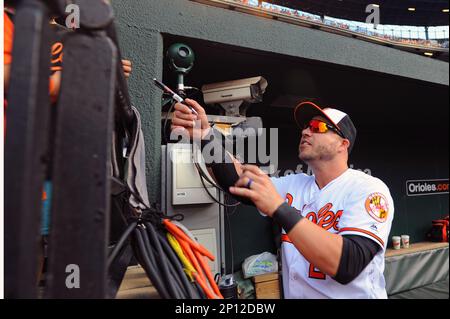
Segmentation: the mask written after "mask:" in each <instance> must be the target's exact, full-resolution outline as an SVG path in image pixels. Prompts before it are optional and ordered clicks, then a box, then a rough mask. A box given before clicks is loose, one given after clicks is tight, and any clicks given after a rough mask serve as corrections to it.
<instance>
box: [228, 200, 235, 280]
mask: <svg viewBox="0 0 450 319" xmlns="http://www.w3.org/2000/svg"><path fill="white" fill-rule="evenodd" d="M225 196H227V195H225ZM227 210H228V207H225V219H226V220H227V224H228V235H229V236H228V237H229V240H230V253H231V274H234V249H233V236H232V235H231V223H230V216H231V215H229V214H228V211H227ZM235 211H236V207H235V208H234V210H233V211H232V212H231V214H234V212H235Z"/></svg>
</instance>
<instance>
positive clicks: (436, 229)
mask: <svg viewBox="0 0 450 319" xmlns="http://www.w3.org/2000/svg"><path fill="white" fill-rule="evenodd" d="M448 222H449V217H448V216H446V217H444V218H443V219H437V220H433V221H432V226H431V229H430V231H429V232H428V233H427V238H428V240H430V241H434V242H448Z"/></svg>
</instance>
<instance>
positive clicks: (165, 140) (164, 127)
mask: <svg viewBox="0 0 450 319" xmlns="http://www.w3.org/2000/svg"><path fill="white" fill-rule="evenodd" d="M176 103H177V102H176V101H175V100H174V101H173V102H172V104H171V105H170V108H169V111H167V113H166V118H165V119H164V125H163V137H164V143H165V144H167V143H168V140H167V134H166V129H167V122H168V121H169V115H170V113H171V112H172V110H173V107H174V106H175V104H176Z"/></svg>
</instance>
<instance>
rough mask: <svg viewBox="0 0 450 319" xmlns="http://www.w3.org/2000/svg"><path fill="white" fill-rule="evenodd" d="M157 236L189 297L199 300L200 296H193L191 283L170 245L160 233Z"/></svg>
mask: <svg viewBox="0 0 450 319" xmlns="http://www.w3.org/2000/svg"><path fill="white" fill-rule="evenodd" d="M157 236H158V237H159V240H160V242H161V245H162V247H163V249H164V250H165V251H166V255H167V256H168V257H169V259H170V260H171V261H172V265H173V266H174V268H175V270H176V271H177V272H178V273H179V276H180V278H181V280H182V281H183V285H184V286H185V287H186V289H187V290H188V292H189V295H190V297H191V298H193V299H195V298H200V296H198V295H197V296H196V295H194V293H196V292H195V291H194V290H193V289H192V285H191V282H190V281H189V280H188V278H187V275H186V273H185V272H184V269H183V265H182V263H181V261H180V260H179V258H178V256H177V255H176V254H175V252H174V251H173V249H172V247H171V246H170V244H169V243H168V242H167V239H166V238H165V237H164V236H163V235H162V234H161V233H157Z"/></svg>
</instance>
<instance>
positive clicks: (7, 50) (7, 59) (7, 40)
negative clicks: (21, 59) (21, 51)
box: [3, 12, 14, 64]
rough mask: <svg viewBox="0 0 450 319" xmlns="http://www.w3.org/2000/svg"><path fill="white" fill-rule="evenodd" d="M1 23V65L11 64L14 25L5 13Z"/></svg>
mask: <svg viewBox="0 0 450 319" xmlns="http://www.w3.org/2000/svg"><path fill="white" fill-rule="evenodd" d="M3 21H4V22H3V58H4V62H3V64H11V61H12V47H13V39H14V24H13V22H12V21H11V19H10V18H9V16H8V15H7V14H6V13H5V12H3Z"/></svg>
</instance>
